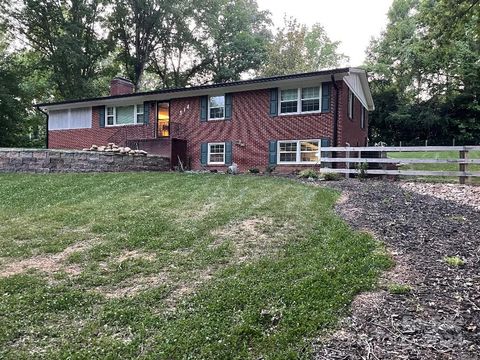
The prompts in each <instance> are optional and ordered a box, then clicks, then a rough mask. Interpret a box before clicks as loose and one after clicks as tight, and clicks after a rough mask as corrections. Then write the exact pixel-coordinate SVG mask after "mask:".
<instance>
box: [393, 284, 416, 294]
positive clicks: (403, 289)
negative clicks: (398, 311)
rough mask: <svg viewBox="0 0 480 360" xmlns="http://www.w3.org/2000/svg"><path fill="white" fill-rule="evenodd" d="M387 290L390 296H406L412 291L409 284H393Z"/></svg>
mask: <svg viewBox="0 0 480 360" xmlns="http://www.w3.org/2000/svg"><path fill="white" fill-rule="evenodd" d="M387 290H388V292H389V293H390V294H394V295H405V294H408V293H410V291H412V287H411V286H410V285H407V284H400V283H391V284H388V285H387Z"/></svg>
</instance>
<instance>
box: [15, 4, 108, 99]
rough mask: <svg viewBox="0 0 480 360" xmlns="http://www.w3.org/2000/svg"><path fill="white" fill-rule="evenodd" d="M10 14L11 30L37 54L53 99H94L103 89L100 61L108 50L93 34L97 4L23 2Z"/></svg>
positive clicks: (98, 13)
mask: <svg viewBox="0 0 480 360" xmlns="http://www.w3.org/2000/svg"><path fill="white" fill-rule="evenodd" d="M23 5H24V6H23V7H19V8H20V10H15V9H14V10H12V11H11V12H10V17H11V22H12V26H14V28H15V29H17V30H19V32H20V33H21V34H22V35H23V36H24V39H25V40H26V41H27V45H28V46H29V47H31V48H33V49H34V50H35V51H36V52H37V53H38V54H40V55H41V56H40V58H39V63H38V66H41V67H43V68H45V69H48V70H49V71H50V76H51V79H52V81H53V83H54V84H55V85H56V92H57V94H56V98H57V99H58V98H80V97H86V96H95V95H99V94H100V93H102V89H103V88H106V84H105V82H103V83H102V84H101V86H99V84H98V82H97V81H95V80H96V79H98V78H101V77H102V75H103V71H104V68H103V67H102V61H103V60H104V59H105V58H106V57H107V55H108V53H109V51H110V50H111V48H110V47H109V43H108V41H107V39H106V38H104V37H102V36H101V35H100V34H99V33H97V27H98V26H99V25H100V23H101V21H102V16H101V11H102V3H101V1H100V0H71V1H65V0H41V1H38V0H24V4H23Z"/></svg>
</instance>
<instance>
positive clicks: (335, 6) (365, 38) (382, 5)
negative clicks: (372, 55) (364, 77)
mask: <svg viewBox="0 0 480 360" xmlns="http://www.w3.org/2000/svg"><path fill="white" fill-rule="evenodd" d="M257 2H258V5H259V7H260V9H262V10H264V9H268V10H270V12H271V13H272V17H273V21H274V23H275V25H276V26H279V25H282V23H283V16H284V14H287V15H288V16H293V17H295V18H297V19H298V20H299V21H300V22H302V23H304V24H307V25H312V24H314V23H316V22H319V23H321V24H322V25H323V26H324V28H325V29H326V31H327V33H328V36H329V37H330V39H331V40H334V41H341V47H340V51H341V52H343V53H344V54H345V55H348V56H350V63H349V64H345V65H351V66H358V65H361V64H362V63H363V61H364V59H365V50H366V48H367V46H368V44H369V42H370V39H371V37H373V36H378V35H379V34H380V32H381V31H382V30H383V29H384V28H385V26H386V23H387V16H386V14H387V11H388V8H389V7H390V5H391V3H392V0H257Z"/></svg>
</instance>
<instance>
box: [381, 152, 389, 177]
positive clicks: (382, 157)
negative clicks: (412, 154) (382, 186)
mask: <svg viewBox="0 0 480 360" xmlns="http://www.w3.org/2000/svg"><path fill="white" fill-rule="evenodd" d="M380 158H381V159H386V158H387V153H386V152H385V151H382V152H381V153H380ZM382 170H387V164H386V163H382ZM387 178H388V175H387V174H384V175H382V179H384V180H385V179H387Z"/></svg>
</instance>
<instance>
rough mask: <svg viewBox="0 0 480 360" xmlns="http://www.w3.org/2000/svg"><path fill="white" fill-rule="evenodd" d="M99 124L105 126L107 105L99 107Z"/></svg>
mask: <svg viewBox="0 0 480 360" xmlns="http://www.w3.org/2000/svg"><path fill="white" fill-rule="evenodd" d="M98 125H99V126H100V127H101V128H104V127H105V106H99V107H98Z"/></svg>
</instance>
